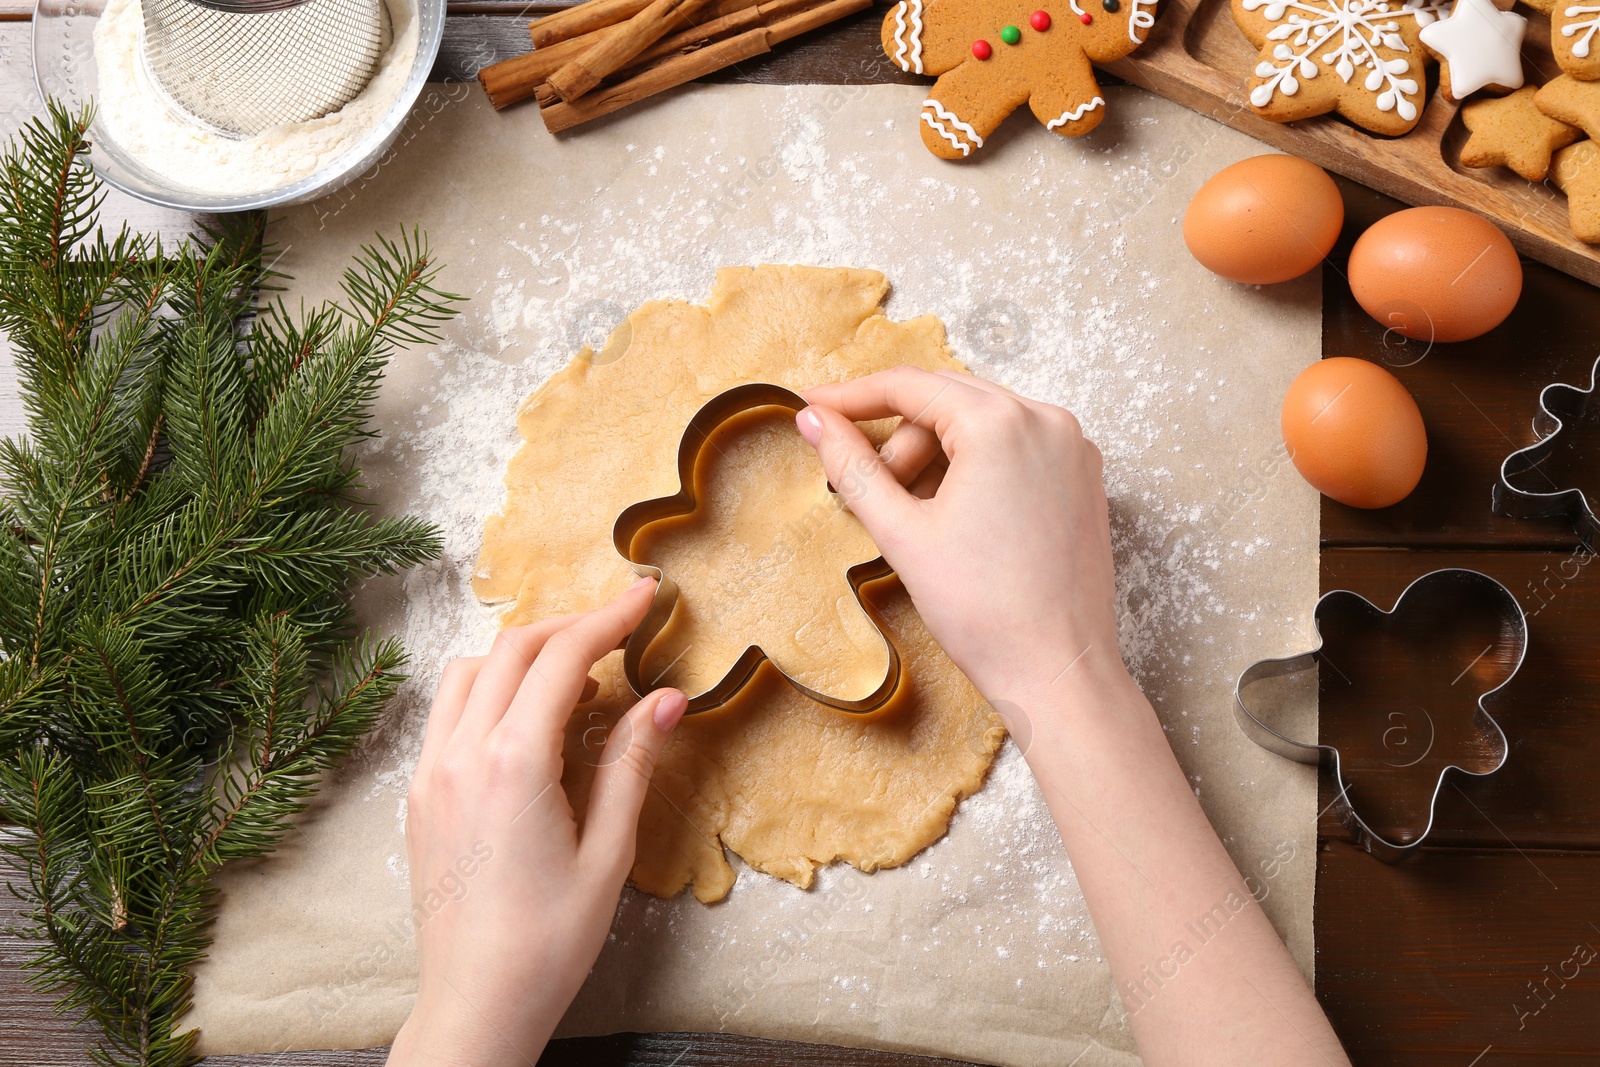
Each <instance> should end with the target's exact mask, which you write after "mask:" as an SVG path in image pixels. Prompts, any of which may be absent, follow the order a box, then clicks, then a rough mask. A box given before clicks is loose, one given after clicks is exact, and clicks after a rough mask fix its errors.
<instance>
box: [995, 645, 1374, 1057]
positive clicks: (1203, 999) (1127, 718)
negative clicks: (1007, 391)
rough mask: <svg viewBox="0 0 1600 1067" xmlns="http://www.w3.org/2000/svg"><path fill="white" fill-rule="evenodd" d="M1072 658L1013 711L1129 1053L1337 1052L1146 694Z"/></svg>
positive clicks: (1112, 661) (1101, 663) (1099, 666)
mask: <svg viewBox="0 0 1600 1067" xmlns="http://www.w3.org/2000/svg"><path fill="white" fill-rule="evenodd" d="M1086 659H1088V660H1089V661H1090V662H1085V663H1082V664H1079V665H1078V666H1076V667H1074V669H1073V670H1072V671H1070V672H1069V673H1068V675H1067V676H1064V677H1063V678H1062V679H1061V680H1060V681H1059V682H1057V683H1055V684H1054V685H1052V686H1050V687H1049V688H1048V689H1047V690H1046V691H1044V692H1043V693H1041V694H1039V695H1037V696H1036V697H1034V698H1033V699H1031V700H1030V701H1029V702H1028V703H1029V705H1030V706H1027V707H1023V708H1022V709H1021V712H1020V713H1021V714H1025V715H1026V716H1027V718H1028V723H1027V729H1028V731H1029V734H1030V737H1029V745H1028V751H1027V759H1028V763H1029V765H1030V766H1031V767H1032V769H1033V772H1034V775H1035V776H1036V777H1037V778H1038V780H1039V784H1040V788H1041V789H1043V791H1044V795H1045V799H1046V801H1047V803H1048V804H1049V806H1050V810H1051V813H1052V814H1053V815H1054V816H1055V821H1056V825H1057V827H1058V828H1059V829H1060V832H1061V837H1062V840H1063V842H1065V844H1066V848H1067V854H1068V855H1069V857H1070V858H1071V860H1072V865H1073V869H1074V871H1075V872H1076V874H1077V878H1078V883H1079V885H1080V886H1081V887H1082V890H1083V894H1084V899H1085V900H1086V901H1087V903H1088V906H1089V913H1090V915H1091V917H1092V918H1093V920H1094V924H1095V929H1096V930H1097V932H1098V933H1099V936H1100V941H1101V944H1102V946H1103V947H1104V950H1105V953H1106V958H1107V959H1108V960H1109V962H1110V964H1111V974H1112V978H1113V980H1114V982H1115V983H1116V987H1117V991H1118V993H1119V995H1120V996H1121V998H1122V1002H1123V1005H1124V1007H1125V1008H1126V1009H1127V1010H1128V1012H1129V1015H1130V1021H1131V1023H1132V1027H1133V1031H1134V1035H1135V1037H1136V1039H1137V1040H1138V1043H1139V1050H1140V1052H1141V1054H1142V1055H1143V1057H1144V1061H1145V1063H1146V1064H1147V1065H1149V1067H1164V1065H1168V1064H1182V1065H1185V1067H1197V1065H1204V1064H1218V1065H1227V1067H1233V1065H1237V1064H1241V1063H1249V1064H1252V1065H1267V1064H1319V1065H1325V1064H1336V1065H1342V1064H1346V1063H1348V1062H1349V1061H1348V1060H1347V1059H1346V1057H1345V1054H1344V1052H1343V1050H1342V1049H1341V1048H1340V1045H1339V1041H1338V1039H1337V1038H1336V1037H1335V1036H1334V1034H1333V1031H1332V1029H1331V1028H1330V1027H1329V1025H1328V1023H1327V1020H1326V1018H1325V1017H1324V1015H1323V1013H1322V1010H1321V1008H1320V1007H1319V1006H1318V1005H1317V1003H1316V1000H1315V998H1314V997H1313V996H1312V994H1311V991H1310V989H1309V988H1308V987H1307V985H1306V983H1305V980H1304V979H1303V977H1302V976H1301V974H1300V971H1299V969H1298V967H1296V965H1295V963H1294V960H1293V959H1292V958H1291V957H1290V956H1289V953H1288V951H1287V950H1286V949H1285V948H1284V946H1283V942H1282V941H1281V940H1280V939H1279V937H1278V935H1277V933H1276V932H1275V931H1274V930H1273V928H1272V925H1271V924H1270V923H1269V922H1268V920H1267V917H1266V915H1265V913H1264V912H1263V911H1262V910H1261V907H1260V905H1259V903H1258V902H1257V901H1256V899H1255V897H1254V896H1253V895H1252V894H1251V892H1250V890H1249V889H1248V888H1247V887H1246V885H1245V881H1244V879H1243V878H1242V877H1241V876H1240V874H1239V872H1238V870H1237V869H1236V868H1235V867H1234V865H1233V861H1232V860H1231V859H1230V858H1229V856H1228V854H1227V852H1226V850H1224V848H1223V847H1222V842H1221V841H1220V840H1218V838H1217V835H1216V832H1215V831H1214V830H1213V829H1212V827H1211V824H1210V822H1209V821H1207V819H1206V816H1205V813H1204V811H1202V810H1201V807H1200V803H1199V801H1198V800H1197V799H1196V798H1195V795H1194V793H1193V791H1192V790H1191V789H1190V786H1189V783H1188V780H1187V779H1186V778H1185V776H1184V773H1183V770H1182V769H1181V768H1180V767H1179V765H1178V761H1177V759H1176V758H1175V757H1174V756H1173V753H1172V749H1171V747H1170V746H1169V744H1168V743H1167V738H1166V734H1165V732H1164V731H1163V730H1162V727H1161V723H1160V721H1159V720H1158V719H1157V717H1156V714H1155V712H1154V710H1153V709H1152V708H1151V706H1150V703H1149V701H1147V700H1146V699H1145V697H1144V694H1143V693H1141V692H1140V691H1139V688H1138V686H1137V685H1136V684H1135V683H1134V681H1133V679H1132V678H1131V677H1130V676H1129V675H1128V673H1127V671H1126V669H1125V668H1124V667H1123V665H1122V663H1121V661H1120V660H1119V659H1117V658H1116V657H1115V656H1114V655H1113V656H1105V657H1097V656H1090V657H1086ZM1010 714H1012V715H1015V714H1018V712H1016V711H1012V712H1010Z"/></svg>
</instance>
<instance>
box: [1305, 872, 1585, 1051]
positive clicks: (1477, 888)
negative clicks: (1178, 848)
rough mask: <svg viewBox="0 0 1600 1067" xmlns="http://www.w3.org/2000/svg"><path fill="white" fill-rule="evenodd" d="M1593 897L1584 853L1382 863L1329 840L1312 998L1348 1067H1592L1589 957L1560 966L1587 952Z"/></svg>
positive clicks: (1320, 878)
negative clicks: (1585, 1066)
mask: <svg viewBox="0 0 1600 1067" xmlns="http://www.w3.org/2000/svg"><path fill="white" fill-rule="evenodd" d="M1597 898H1600V862H1596V859H1595V857H1594V856H1593V855H1592V854H1583V855H1573V854H1568V853H1561V852H1526V853H1517V852H1514V851H1509V850H1495V851H1487V852H1486V851H1475V850H1465V849H1440V850H1437V851H1434V850H1425V851H1424V852H1423V854H1422V855H1420V856H1418V857H1416V858H1415V859H1413V860H1411V861H1408V862H1406V863H1404V864H1401V865H1398V866H1390V865H1387V864H1383V863H1379V862H1377V861H1375V860H1373V859H1372V858H1371V857H1370V856H1367V855H1365V854H1364V853H1360V852H1357V851H1356V850H1355V849H1353V848H1350V847H1348V846H1346V845H1341V844H1331V845H1328V846H1326V847H1324V848H1323V849H1322V850H1321V851H1320V852H1319V854H1318V858H1317V910H1316V930H1317V991H1318V995H1319V996H1320V998H1321V1000H1322V1003H1323V1005H1324V1007H1325V1008H1326V1009H1327V1011H1328V1015H1329V1018H1330V1019H1331V1020H1332V1022H1333V1025H1334V1029H1335V1030H1337V1031H1338V1033H1339V1036H1340V1038H1341V1039H1342V1040H1343V1041H1344V1043H1345V1046H1346V1048H1348V1049H1349V1050H1350V1053H1351V1056H1352V1059H1353V1060H1354V1061H1355V1063H1356V1064H1358V1065H1359V1067H1399V1065H1405V1067H1433V1065H1439V1067H1469V1065H1472V1064H1478V1065H1480V1067H1506V1065H1514V1064H1532V1063H1539V1064H1548V1063H1550V1062H1551V1061H1552V1060H1557V1059H1559V1060H1560V1061H1561V1062H1563V1063H1595V1062H1597V1061H1600V1028H1597V1027H1596V1025H1595V1019H1596V1017H1597V1016H1600V955H1594V957H1593V958H1592V959H1590V961H1589V962H1588V963H1587V964H1583V965H1581V966H1579V965H1577V963H1576V962H1573V963H1567V962H1566V961H1569V960H1573V954H1574V950H1575V949H1577V948H1578V946H1592V947H1590V948H1587V949H1579V950H1578V951H1579V952H1580V954H1581V955H1589V954H1592V953H1600V928H1597V926H1596V925H1595V922H1594V921H1591V920H1592V918H1593V917H1594V916H1595V915H1596V909H1595V903H1594V902H1595V900H1596V899H1597ZM1564 964H1565V966H1563V965H1564ZM1574 971H1576V975H1574ZM1563 972H1564V974H1565V975H1566V977H1565V978H1564V979H1563V978H1562V977H1561V975H1562V973H1563ZM1552 975H1554V976H1555V977H1551V976H1552ZM1547 980H1548V981H1549V986H1548V991H1545V987H1544V985H1543V983H1545V982H1546V981H1547ZM1535 987H1539V991H1538V992H1536V990H1535ZM1486 1050H1487V1053H1486ZM1480 1056H1481V1057H1482V1058H1481V1059H1478V1058H1477V1057H1480Z"/></svg>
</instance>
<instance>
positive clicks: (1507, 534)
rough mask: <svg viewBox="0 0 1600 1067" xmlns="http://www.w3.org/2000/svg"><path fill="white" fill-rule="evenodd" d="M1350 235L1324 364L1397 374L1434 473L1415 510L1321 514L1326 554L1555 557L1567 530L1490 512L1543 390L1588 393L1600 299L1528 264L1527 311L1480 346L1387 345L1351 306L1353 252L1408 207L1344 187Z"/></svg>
mask: <svg viewBox="0 0 1600 1067" xmlns="http://www.w3.org/2000/svg"><path fill="white" fill-rule="evenodd" d="M1339 188H1340V190H1341V191H1342V192H1343V193H1344V199H1345V206H1346V212H1347V215H1346V222H1345V228H1344V234H1343V236H1342V237H1341V239H1340V242H1339V245H1338V247H1337V249H1336V250H1335V251H1334V254H1333V255H1332V256H1331V257H1329V260H1328V264H1327V266H1326V268H1325V269H1324V271H1323V325H1322V334H1323V353H1324V354H1325V355H1330V356H1360V357H1361V358H1363V359H1370V360H1373V361H1374V362H1377V363H1380V364H1382V365H1384V366H1385V367H1387V368H1388V369H1389V370H1391V371H1392V372H1393V373H1394V374H1395V375H1396V376H1397V377H1398V378H1399V379H1400V380H1401V381H1402V382H1404V383H1405V384H1406V386H1407V387H1408V388H1409V389H1410V390H1411V392H1412V394H1413V395H1414V396H1415V397H1416V398H1417V404H1418V406H1420V407H1421V409H1422V416H1423V419H1424V421H1425V422H1426V423H1427V426H1428V445H1429V453H1428V469H1427V472H1426V473H1425V474H1424V475H1423V479H1422V484H1421V485H1420V486H1418V487H1417V491H1416V492H1415V493H1413V494H1412V495H1411V497H1410V498H1409V499H1407V500H1404V501H1402V502H1401V503H1399V504H1396V505H1395V506H1394V507H1392V508H1386V509H1383V510H1380V511H1361V510H1359V509H1356V508H1350V507H1345V506H1344V505H1342V504H1336V503H1334V502H1332V501H1324V503H1323V508H1322V539H1323V543H1324V544H1325V545H1337V546H1347V545H1412V546H1418V547H1424V546H1430V547H1446V546H1469V547H1492V546H1496V545H1521V546H1528V547H1537V548H1559V547H1563V546H1569V545H1572V544H1574V543H1575V540H1576V539H1575V538H1574V536H1573V533H1572V530H1571V528H1570V526H1568V525H1565V524H1563V523H1559V522H1528V521H1523V520H1517V519H1507V518H1501V517H1500V516H1497V515H1495V514H1493V513H1492V512H1491V511H1490V507H1489V497H1490V493H1491V491H1492V489H1493V487H1494V484H1495V482H1496V480H1497V479H1498V477H1499V471H1500V464H1501V462H1502V461H1503V460H1504V459H1505V457H1506V456H1508V455H1510V454H1511V453H1512V452H1513V451H1515V450H1516V449H1519V448H1522V447H1524V446H1525V445H1528V444H1531V443H1532V442H1533V441H1534V440H1535V438H1534V435H1533V428H1532V420H1533V414H1534V412H1535V411H1536V410H1537V407H1538V398H1539V391H1540V390H1541V389H1543V388H1544V387H1545V386H1546V385H1548V384H1550V383H1551V382H1554V381H1567V382H1580V381H1581V382H1582V384H1583V385H1585V386H1587V385H1588V383H1589V373H1590V370H1591V369H1592V368H1593V367H1594V362H1595V356H1596V354H1597V353H1600V345H1597V344H1596V341H1595V339H1596V338H1597V337H1600V291H1596V290H1595V289H1594V288H1593V287H1592V286H1589V285H1586V284H1584V283H1583V282H1580V281H1578V280H1577V279H1575V278H1572V277H1569V276H1568V275H1565V274H1562V273H1560V272H1559V271H1556V270H1553V269H1551V268H1550V267H1546V266H1544V265H1543V264H1539V263H1534V262H1531V261H1528V260H1524V261H1523V270H1524V272H1525V276H1524V285H1523V294H1522V301H1521V303H1520V304H1519V305H1518V306H1517V309H1516V311H1515V312H1514V313H1513V314H1512V316H1511V318H1510V319H1508V320H1507V321H1506V322H1505V323H1504V324H1503V325H1501V326H1500V327H1499V328H1497V329H1495V330H1493V331H1491V332H1490V333H1488V334H1486V335H1485V336H1483V337H1481V338H1478V339H1477V340H1474V341H1462V342H1458V343H1455V344H1437V345H1433V346H1428V345H1425V344H1422V343H1420V342H1416V341H1408V340H1406V339H1405V338H1403V337H1400V336H1399V335H1398V334H1387V335H1386V331H1385V327H1383V326H1382V325H1380V324H1379V323H1378V322H1377V321H1376V320H1374V319H1373V318H1372V317H1371V316H1369V315H1368V314H1367V313H1366V312H1365V311H1363V310H1362V309H1361V307H1360V305H1358V304H1357V303H1356V302H1355V299H1354V298H1353V297H1352V296H1351V295H1350V286H1349V283H1348V281H1347V280H1346V278H1345V273H1344V271H1345V268H1346V265H1347V261H1348V259H1349V255H1350V247H1351V245H1353V244H1354V243H1355V240H1356V238H1357V237H1359V236H1360V235H1361V233H1362V232H1364V231H1365V230H1366V228H1367V227H1368V226H1369V225H1371V224H1372V223H1373V222H1375V221H1376V220H1377V219H1379V218H1381V217H1383V216H1384V215H1387V214H1389V213H1391V212H1393V211H1397V210H1399V209H1401V208H1402V207H1404V205H1403V204H1400V203H1399V202H1398V201H1395V200H1391V199H1389V198H1388V197H1385V196H1380V195H1378V194H1377V193H1374V192H1371V191H1370V190H1367V189H1364V188H1362V187H1361V186H1358V185H1356V184H1354V183H1353V182H1347V181H1344V180H1342V179H1341V180H1340V182H1339Z"/></svg>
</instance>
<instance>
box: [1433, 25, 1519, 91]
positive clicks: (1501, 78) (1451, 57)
mask: <svg viewBox="0 0 1600 1067" xmlns="http://www.w3.org/2000/svg"><path fill="white" fill-rule="evenodd" d="M1527 28H1528V20H1527V19H1525V18H1523V17H1522V16H1521V15H1518V14H1515V13H1513V12H1510V11H1501V10H1500V9H1499V8H1498V7H1496V6H1495V5H1494V4H1493V3H1492V2H1491V0H1456V8H1455V10H1454V11H1452V12H1450V15H1449V17H1447V18H1442V19H1440V20H1439V21H1438V22H1435V23H1433V24H1431V25H1428V26H1424V27H1422V43H1423V44H1425V45H1427V46H1428V47H1429V48H1431V49H1433V50H1434V51H1435V52H1437V53H1439V54H1440V55H1441V56H1443V57H1444V59H1445V62H1447V63H1449V64H1450V95H1451V96H1453V97H1454V98H1455V99H1457V100H1461V99H1464V98H1466V97H1467V96H1470V95H1471V94H1472V93H1475V92H1477V91H1478V90H1479V89H1482V88H1483V87H1484V86H1486V85H1503V86H1505V87H1506V88H1507V89H1519V88H1521V87H1522V51H1521V50H1522V36H1523V33H1524V32H1525V31H1526V30H1527Z"/></svg>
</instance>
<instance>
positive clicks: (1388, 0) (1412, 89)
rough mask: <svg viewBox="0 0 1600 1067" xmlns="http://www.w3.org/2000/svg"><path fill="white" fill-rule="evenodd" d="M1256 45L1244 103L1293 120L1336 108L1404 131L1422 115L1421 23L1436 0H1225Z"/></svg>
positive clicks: (1429, 18) (1373, 126)
mask: <svg viewBox="0 0 1600 1067" xmlns="http://www.w3.org/2000/svg"><path fill="white" fill-rule="evenodd" d="M1232 2H1233V17H1234V21H1235V22H1237V23H1238V24H1239V28H1240V29H1241V30H1243V31H1244V34H1245V36H1246V37H1248V38H1250V42H1251V43H1252V44H1254V45H1255V46H1256V47H1258V48H1260V49H1261V55H1260V57H1259V58H1258V59H1257V62H1256V66H1255V70H1254V73H1253V74H1252V76H1251V79H1250V106H1251V107H1252V108H1254V109H1255V110H1256V112H1257V113H1258V114H1260V115H1261V116H1262V117H1263V118H1268V119H1272V120H1273V121H1275V122H1294V121H1297V120H1299V119H1306V118H1310V117H1312V116H1313V115H1326V114H1327V113H1329V112H1331V111H1337V112H1338V113H1339V114H1341V115H1343V116H1344V117H1345V118H1347V119H1349V120H1350V121H1351V122H1354V123H1355V124H1356V125H1358V126H1361V127H1364V128H1366V129H1368V130H1371V131H1373V132H1374V133H1382V134H1388V135H1391V136H1397V135H1399V134H1402V133H1409V132H1410V131H1411V129H1412V127H1414V126H1416V124H1417V121H1418V120H1419V119H1420V118H1421V117H1422V106H1423V103H1424V97H1425V94H1426V92H1427V80H1426V78H1425V77H1424V70H1425V67H1426V63H1427V61H1428V59H1429V55H1428V51H1427V49H1425V48H1424V47H1423V46H1422V41H1421V31H1422V27H1423V26H1426V25H1429V24H1431V23H1433V22H1434V21H1435V20H1436V19H1437V18H1438V16H1439V6H1438V5H1424V4H1420V3H1404V2H1402V0H1232Z"/></svg>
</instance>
